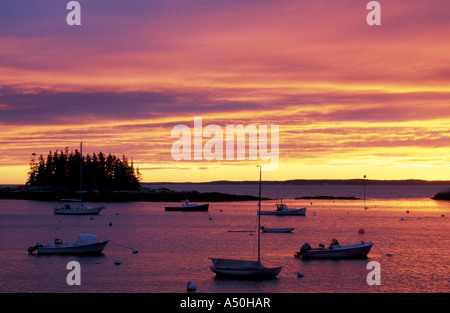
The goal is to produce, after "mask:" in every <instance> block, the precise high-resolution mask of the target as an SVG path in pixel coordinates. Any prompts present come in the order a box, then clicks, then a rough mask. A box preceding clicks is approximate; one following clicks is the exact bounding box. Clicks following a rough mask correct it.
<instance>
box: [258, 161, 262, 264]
mask: <svg viewBox="0 0 450 313" xmlns="http://www.w3.org/2000/svg"><path fill="white" fill-rule="evenodd" d="M261 168H262V165H260V166H259V203H258V262H260V261H261V252H260V250H261V238H260V237H261Z"/></svg>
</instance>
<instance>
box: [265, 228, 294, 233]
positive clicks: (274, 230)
mask: <svg viewBox="0 0 450 313" xmlns="http://www.w3.org/2000/svg"><path fill="white" fill-rule="evenodd" d="M294 229H295V228H265V227H261V231H262V232H263V233H290V232H291V231H293V230H294Z"/></svg>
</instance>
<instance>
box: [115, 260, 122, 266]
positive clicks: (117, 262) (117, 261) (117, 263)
mask: <svg viewBox="0 0 450 313" xmlns="http://www.w3.org/2000/svg"><path fill="white" fill-rule="evenodd" d="M121 263H122V262H120V260H119V259H116V260H115V261H114V264H116V265H119V264H121Z"/></svg>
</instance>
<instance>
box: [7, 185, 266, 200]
mask: <svg viewBox="0 0 450 313" xmlns="http://www.w3.org/2000/svg"><path fill="white" fill-rule="evenodd" d="M0 199H15V200H40V201H57V200H62V199H80V192H79V191H73V190H67V189H63V188H58V187H34V186H15V187H5V188H1V189H0ZM184 199H188V200H189V201H191V202H231V201H255V200H258V197H255V196H251V195H233V194H226V193H220V192H202V193H200V192H197V191H173V190H170V189H168V188H155V189H151V188H146V187H141V188H140V189H139V190H118V191H101V192H97V191H85V192H84V193H83V200H84V201H86V202H133V201H142V202H179V201H182V200H184ZM262 200H272V199H270V198H262Z"/></svg>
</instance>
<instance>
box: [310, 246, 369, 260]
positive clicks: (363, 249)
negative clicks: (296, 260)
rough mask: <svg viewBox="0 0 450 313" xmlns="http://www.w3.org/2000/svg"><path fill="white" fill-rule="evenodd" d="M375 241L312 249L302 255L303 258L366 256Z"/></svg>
mask: <svg viewBox="0 0 450 313" xmlns="http://www.w3.org/2000/svg"><path fill="white" fill-rule="evenodd" d="M372 246H373V243H366V244H354V245H346V246H341V247H334V248H332V249H330V248H321V249H311V250H308V251H306V252H305V253H304V254H302V255H301V258H303V259H342V258H366V257H367V254H369V252H370V249H371V248H372Z"/></svg>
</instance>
